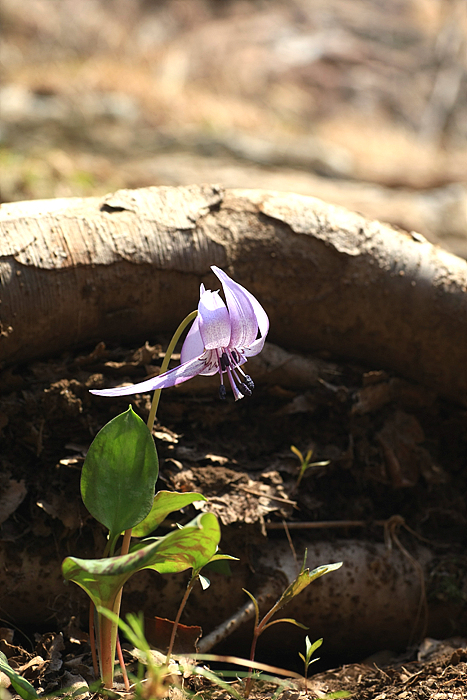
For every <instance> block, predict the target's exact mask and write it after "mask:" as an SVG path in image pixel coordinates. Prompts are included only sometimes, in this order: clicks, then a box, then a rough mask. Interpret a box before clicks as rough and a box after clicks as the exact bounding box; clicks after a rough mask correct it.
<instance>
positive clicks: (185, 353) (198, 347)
mask: <svg viewBox="0 0 467 700" xmlns="http://www.w3.org/2000/svg"><path fill="white" fill-rule="evenodd" d="M203 352H204V343H203V339H202V337H201V333H200V331H199V319H198V316H197V317H196V318H195V320H194V321H193V323H192V325H191V328H190V330H189V331H188V333H187V336H186V338H185V341H184V343H183V345H182V350H181V352H180V362H181V363H182V364H183V363H184V362H189V360H194V359H195V357H201V355H202V354H203Z"/></svg>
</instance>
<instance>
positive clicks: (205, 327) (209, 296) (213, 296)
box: [197, 290, 230, 350]
mask: <svg viewBox="0 0 467 700" xmlns="http://www.w3.org/2000/svg"><path fill="white" fill-rule="evenodd" d="M197 318H198V319H199V331H200V334H201V338H202V339H203V345H204V347H205V348H206V350H214V348H221V347H227V346H228V344H229V341H230V317H229V312H228V311H227V307H226V305H225V304H224V302H223V301H222V299H221V298H220V296H219V293H218V292H211V291H209V290H206V291H205V292H204V293H203V294H202V295H201V298H200V300H199V304H198V316H197Z"/></svg>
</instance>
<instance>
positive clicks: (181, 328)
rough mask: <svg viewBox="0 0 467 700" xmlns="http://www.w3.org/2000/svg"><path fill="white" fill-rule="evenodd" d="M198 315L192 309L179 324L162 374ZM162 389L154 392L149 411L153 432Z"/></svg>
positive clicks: (149, 422)
mask: <svg viewBox="0 0 467 700" xmlns="http://www.w3.org/2000/svg"><path fill="white" fill-rule="evenodd" d="M197 315H198V311H192V312H191V314H188V316H186V317H185V318H184V319H183V321H182V322H181V324H180V325H179V327H178V328H177V330H176V331H175V333H174V334H173V337H172V340H171V341H170V343H169V347H168V348H167V352H166V353H165V357H164V360H163V362H162V365H161V374H163V373H164V372H166V371H167V368H168V366H169V362H170V358H171V357H172V354H173V351H174V350H175V346H176V344H177V343H178V340H179V338H180V336H181V334H182V333H183V331H184V330H185V328H186V327H187V325H188V324H189V323H191V322H192V321H194V320H195V318H196V317H197ZM161 391H162V389H156V390H155V392H154V396H153V397H152V404H151V410H150V411H149V417H148V422H147V426H148V428H149V430H150V431H151V432H152V429H153V427H154V421H155V419H156V413H157V408H158V406H159V399H160V397H161Z"/></svg>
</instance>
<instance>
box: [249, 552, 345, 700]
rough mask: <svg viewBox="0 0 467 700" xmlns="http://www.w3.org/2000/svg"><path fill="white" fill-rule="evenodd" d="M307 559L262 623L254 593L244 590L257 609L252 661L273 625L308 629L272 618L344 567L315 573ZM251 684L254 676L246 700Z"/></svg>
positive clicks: (324, 567)
mask: <svg viewBox="0 0 467 700" xmlns="http://www.w3.org/2000/svg"><path fill="white" fill-rule="evenodd" d="M306 557H307V552H306V551H305V557H304V559H303V564H302V568H301V570H300V573H299V574H298V576H297V578H296V579H294V580H293V581H292V583H291V584H290V585H289V586H288V587H287V588H286V589H285V591H284V592H283V594H282V595H281V597H280V598H279V600H278V601H277V602H276V603H275V604H274V605H273V606H272V608H271V609H270V610H269V612H267V613H266V615H265V616H264V617H263V619H262V620H261V622H260V621H259V605H258V601H257V600H256V598H255V597H254V595H253V594H252V593H250V592H249V591H247V590H246V589H245V588H244V589H243V590H244V591H245V593H246V594H247V595H248V596H249V597H250V598H251V600H252V601H253V605H254V607H255V626H254V631H253V641H252V643H251V651H250V661H254V658H255V652H256V643H257V641H258V638H259V636H260V635H261V634H262V633H263V632H264V630H265V629H267V628H268V627H272V625H277V624H278V623H279V622H289V623H290V624H292V625H296V626H297V627H301V628H302V629H305V630H306V629H308V628H307V627H306V626H305V625H302V624H301V622H297V621H296V620H294V619H293V618H289V617H288V618H281V619H279V620H272V621H271V618H272V616H273V615H275V614H276V612H278V611H279V610H280V609H281V608H283V607H284V606H285V605H287V603H290V601H291V600H292V599H293V598H295V596H297V595H298V594H299V593H301V591H303V589H304V588H306V587H307V586H308V585H309V584H310V583H311V582H312V581H315V580H316V579H317V578H320V577H321V576H324V574H327V573H329V572H330V571H335V570H336V569H340V567H341V566H342V562H341V561H340V562H337V563H336V564H326V565H325V566H318V568H317V569H313V571H310V569H305V564H306ZM251 684H252V676H251V675H250V677H249V678H248V680H247V682H246V686H245V698H248V696H249V695H250V691H251Z"/></svg>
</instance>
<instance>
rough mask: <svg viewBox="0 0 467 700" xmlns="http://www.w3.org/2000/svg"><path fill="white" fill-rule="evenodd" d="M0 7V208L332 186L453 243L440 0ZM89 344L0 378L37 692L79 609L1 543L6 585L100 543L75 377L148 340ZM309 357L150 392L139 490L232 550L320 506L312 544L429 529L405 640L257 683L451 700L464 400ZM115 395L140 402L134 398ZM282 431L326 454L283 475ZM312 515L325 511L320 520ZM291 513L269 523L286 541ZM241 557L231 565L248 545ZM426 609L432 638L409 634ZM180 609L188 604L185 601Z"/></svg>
mask: <svg viewBox="0 0 467 700" xmlns="http://www.w3.org/2000/svg"><path fill="white" fill-rule="evenodd" d="M0 22H1V24H2V43H1V48H0V58H1V60H0V70H1V74H2V75H1V77H2V84H1V87H0V103H1V110H0V119H1V125H0V170H1V176H0V202H7V201H13V200H21V199H38V198H48V197H58V196H61V197H63V196H87V195H98V194H104V193H106V192H108V191H112V190H115V189H117V188H120V187H139V186H147V185H159V184H168V185H179V184H192V183H199V182H218V183H220V184H222V185H225V186H227V187H261V188H271V189H278V190H288V191H296V192H300V193H303V194H309V195H313V196H318V197H322V198H323V199H325V200H327V201H330V202H335V203H337V204H343V205H344V206H348V207H349V208H351V209H355V210H358V211H360V212H362V213H364V214H366V215H368V216H370V217H375V218H379V219H381V220H386V221H388V222H390V223H392V224H395V225H397V226H401V227H402V228H405V229H407V230H417V231H420V232H421V233H423V234H424V235H425V236H426V237H427V238H428V239H429V240H431V241H433V242H435V243H439V244H441V245H443V246H444V247H446V248H447V249H449V250H451V251H452V252H455V253H457V254H459V255H462V256H464V257H466V256H467V194H466V193H467V189H466V187H467V166H466V163H467V131H466V125H467V78H466V74H467V69H466V65H467V64H466V61H467V59H466V52H467V49H466V46H467V43H466V42H467V39H466V37H467V9H466V5H465V1H464V0H450V2H446V1H445V0H388V1H387V2H385V3H378V2H376V1H374V0H352V2H351V3H349V1H348V0H314V1H313V2H311V1H309V0H293V2H290V0H275V1H274V2H261V1H260V2H253V1H251V2H248V1H246V0H223V1H214V0H212V1H209V0H166V1H165V2H156V1H152V2H151V1H150V0H146V1H143V0H140V1H139V2H134V0H119V2H118V3H108V2H105V1H104V0H83V1H82V2H79V3H76V2H72V1H65V0H63V1H62V2H53V3H52V2H50V0H23V2H22V3H17V2H16V0H3V2H2V3H1V4H0ZM102 341H103V342H102V344H100V345H98V346H97V347H96V348H80V349H78V350H71V349H68V348H64V351H63V354H62V355H61V356H59V357H54V358H45V359H43V360H38V361H35V362H32V363H29V364H24V365H21V366H14V367H5V368H2V372H1V375H0V389H1V393H0V439H1V453H0V474H1V481H0V538H1V542H0V544H1V546H2V548H3V549H2V551H3V552H4V553H6V561H7V562H8V567H9V568H8V567H4V571H3V575H4V581H6V582H7V583H5V584H4V585H3V589H2V591H1V593H0V606H1V607H0V617H1V618H2V621H1V623H0V624H1V625H3V627H2V628H1V629H0V650H1V651H3V652H4V653H5V654H6V656H7V657H8V658H9V660H10V662H11V664H12V665H13V666H15V667H16V668H18V669H20V670H21V673H23V675H24V676H25V677H26V678H29V679H30V680H31V682H33V683H34V685H35V686H36V687H37V688H41V689H43V690H44V691H46V692H51V693H54V692H56V691H57V688H58V687H61V686H70V685H72V684H73V683H74V682H76V683H78V684H82V683H83V682H84V681H86V682H88V681H90V680H91V671H90V657H89V646H88V642H87V637H86V629H87V623H86V612H85V610H84V609H83V604H82V601H81V602H80V599H79V598H78V596H75V597H73V594H69V597H68V598H67V597H66V596H64V595H62V594H61V593H60V594H57V596H56V599H55V600H54V604H53V605H49V603H48V602H47V605H46V604H45V602H41V601H45V598H42V593H39V592H38V589H34V591H33V594H32V596H31V593H30V594H29V596H28V594H27V585H26V583H27V582H26V583H25V581H24V580H23V579H22V578H21V577H20V576H19V575H18V571H19V570H20V566H21V565H22V562H21V561H20V559H21V557H23V560H24V558H26V560H27V561H29V560H30V561H31V562H33V561H35V559H34V557H35V556H36V555H37V554H38V552H40V555H41V557H42V560H41V561H40V563H39V565H38V566H39V569H38V571H42V572H43V576H44V580H43V581H42V579H41V578H40V576H39V575H38V574H37V572H36V573H35V574H34V575H32V574H31V580H34V585H36V584H38V585H42V584H43V583H44V584H47V585H48V584H50V585H53V586H58V585H59V584H61V582H60V581H58V582H57V581H56V580H55V579H53V576H52V574H51V571H52V570H53V566H52V564H53V565H54V566H56V565H57V562H58V563H59V562H60V560H61V558H63V556H66V554H74V555H77V556H94V555H95V554H96V551H97V552H99V551H101V549H102V544H103V533H102V531H101V530H100V529H99V528H96V526H95V525H94V524H93V522H92V521H91V519H90V517H89V515H88V514H87V513H86V511H85V510H84V508H83V506H82V505H81V502H80V498H79V473H80V468H81V465H82V463H83V460H84V456H85V453H86V450H87V448H88V446H89V444H90V442H91V440H92V438H93V436H94V435H95V434H96V432H97V431H98V430H99V429H100V427H102V425H103V424H104V423H105V422H107V421H108V420H110V419H111V418H112V417H113V416H115V415H116V413H117V412H120V411H123V410H125V409H126V408H127V406H128V401H127V400H121V401H109V400H104V399H97V398H96V397H92V396H91V395H90V394H89V393H88V389H89V388H92V387H95V388H96V387H97V388H98V387H103V386H110V385H111V384H116V383H118V382H122V381H131V382H135V381H139V380H142V379H144V378H145V377H146V376H147V375H148V374H150V373H151V372H154V371H156V370H157V367H158V366H160V363H161V360H162V357H163V349H164V348H165V347H166V345H167V341H168V338H163V337H161V338H159V337H150V338H148V343H147V344H146V345H145V346H141V347H136V346H135V347H118V346H113V345H110V344H107V345H106V344H105V341H106V339H105V338H103V339H102ZM32 342H33V339H32ZM320 359H321V360H322V361H323V365H322V374H321V376H320V381H319V382H318V384H317V385H316V386H313V387H310V386H303V387H302V388H297V387H296V386H288V385H285V384H284V385H283V384H281V381H280V379H278V380H277V381H276V382H274V383H273V384H270V383H269V384H268V383H264V384H261V383H259V384H258V387H257V389H256V390H255V392H254V395H253V396H252V397H251V399H249V400H245V401H241V402H239V403H238V404H234V403H233V401H230V400H229V401H227V402H226V403H221V402H219V400H218V398H217V391H216V387H215V385H214V386H213V385H212V384H211V383H209V382H208V383H207V384H205V383H203V382H201V383H199V382H198V383H195V382H193V383H189V384H188V385H186V387H185V388H179V389H177V390H173V391H172V390H169V391H167V392H165V394H164V396H163V400H162V402H161V406H160V410H159V415H158V424H157V426H156V429H155V439H156V442H157V447H158V451H159V456H160V460H161V477H160V481H159V483H158V488H169V489H178V490H192V489H196V490H201V491H202V492H203V493H204V494H205V495H206V496H207V497H209V499H210V503H211V506H210V507H211V508H212V509H213V510H214V511H215V512H216V514H217V515H218V516H219V518H220V520H221V522H222V527H223V530H224V533H225V535H224V537H225V540H223V541H224V542H225V543H226V545H227V546H230V547H233V548H235V546H236V545H238V552H236V551H234V552H233V553H238V554H242V552H243V553H244V552H245V551H246V550H247V549H248V547H250V546H251V547H253V548H254V547H259V548H260V547H261V542H264V539H262V538H264V537H265V533H266V534H267V536H268V538H269V540H271V541H276V540H274V538H277V542H281V543H283V542H286V543H287V537H286V533H285V532H284V527H283V521H284V520H285V521H286V522H289V523H294V522H295V523H296V524H300V523H302V524H303V523H308V524H309V523H314V524H318V526H319V524H320V523H322V526H319V527H320V529H319V530H318V534H319V538H320V539H321V540H324V541H326V542H327V543H330V544H331V545H332V544H333V543H334V542H335V541H337V538H340V540H342V539H344V540H345V539H346V538H348V539H349V540H350V538H352V539H353V540H359V541H361V542H366V543H369V544H370V545H374V544H385V546H387V547H390V546H392V547H393V548H396V549H398V548H399V545H400V547H401V549H399V550H398V551H399V553H401V556H402V557H403V558H405V560H406V563H407V566H408V567H409V569H410V567H412V569H414V565H413V564H412V563H411V562H410V558H408V557H407V556H406V554H407V555H408V556H409V557H410V556H412V554H415V552H416V551H417V545H419V544H423V545H424V546H426V547H428V549H429V551H430V553H431V556H432V560H431V562H432V563H431V565H430V567H429V568H428V570H425V571H424V578H423V586H424V589H423V590H424V594H423V597H422V598H423V599H422V600H421V602H422V603H423V607H424V609H425V610H426V617H425V618H423V616H422V618H421V620H420V624H419V626H418V628H417V629H416V635H415V637H414V638H413V639H412V643H411V645H410V646H408V645H407V644H404V643H403V642H401V644H400V646H399V648H397V649H395V648H390V649H387V644H386V643H385V642H386V640H385V639H384V638H383V639H381V640H380V642H379V643H378V645H377V648H374V649H371V650H370V651H368V650H365V652H363V651H362V650H361V649H359V648H354V647H353V646H352V644H351V643H350V644H349V648H348V652H346V653H345V654H343V653H340V655H339V657H338V658H336V657H335V656H332V654H330V653H328V652H326V648H325V647H323V650H322V654H321V657H322V666H321V667H320V666H316V667H314V668H313V667H312V670H318V673H316V674H315V675H314V676H313V677H312V679H311V680H310V682H309V685H308V690H307V691H305V690H304V687H303V685H298V686H297V687H293V686H291V687H290V688H289V689H287V690H284V691H283V693H282V696H281V697H282V700H286V699H287V700H298V698H300V697H301V698H305V697H308V698H316V697H323V696H325V695H326V694H328V693H334V692H338V691H347V692H349V693H350V694H351V697H353V698H358V699H360V698H361V699H362V700H395V698H401V699H404V700H405V699H406V698H407V699H412V698H414V699H415V698H417V699H418V698H435V699H437V700H444V699H446V700H448V699H452V700H458V699H460V698H466V697H467V692H466V690H465V688H466V686H467V642H466V640H465V629H466V627H465V624H466V616H467V587H466V586H467V584H466V581H467V559H466V554H465V552H466V544H467V542H466V532H467V529H466V525H467V505H466V500H465V495H466V493H467V483H466V481H467V476H466V470H465V464H466V456H467V455H466V453H467V445H466V427H465V426H466V418H467V415H466V411H465V409H464V408H462V407H460V406H457V405H454V404H450V403H448V402H446V401H444V400H441V399H440V398H438V397H437V396H436V395H434V394H433V392H431V391H430V390H429V389H426V388H424V387H420V386H417V385H415V384H412V383H410V382H407V381H406V380H403V379H401V378H399V377H397V376H394V375H393V374H391V373H390V372H385V371H382V370H381V368H380V367H379V366H369V367H359V366H353V365H346V366H342V365H340V364H339V363H338V362H333V359H334V358H329V357H326V358H320ZM252 373H253V371H252ZM132 404H133V405H134V408H135V410H136V411H137V412H138V413H139V415H141V417H143V418H145V417H146V416H147V413H148V410H149V397H148V396H146V395H145V396H142V397H136V398H135V399H134V400H132ZM291 445H296V446H297V447H298V448H299V449H300V450H302V452H306V451H307V450H308V449H313V458H314V459H316V461H329V465H327V466H322V467H317V468H315V469H311V470H310V471H309V472H308V473H307V476H306V477H305V478H304V480H303V482H302V484H301V487H300V489H298V490H296V489H295V483H296V479H297V471H298V462H297V459H296V457H294V455H293V454H292V453H291V451H290V446H291ZM191 516H192V512H191V511H188V512H186V513H184V514H183V517H184V518H186V520H188V519H190V517H191ZM330 520H332V521H336V520H340V521H346V522H347V525H346V526H345V527H341V528H336V529H330V528H329V527H326V525H325V524H326V523H327V522H329V521H330ZM352 523H353V524H352ZM299 527H301V526H300V525H299ZM307 532H308V531H307V530H306V529H304V530H300V529H297V530H294V529H292V528H291V529H290V532H289V534H290V536H291V540H292V544H293V542H294V541H295V542H296V541H297V538H299V537H300V536H303V534H304V533H305V534H306V533H307ZM313 532H315V531H313ZM245 543H247V544H248V547H247V545H246V544H245ZM258 543H260V544H259V545H258ZM397 543H399V544H397ZM404 552H406V554H404ZM19 553H21V557H20V556H19ZM323 563H325V562H323ZM49 564H50V566H49ZM244 567H245V571H246V573H245V576H246V577H248V576H249V575H250V574H251V572H252V569H253V566H252V561H251V558H250V560H248V557H247V561H246V563H245V562H244ZM44 572H45V573H44ZM417 575H418V574H417ZM47 576H50V577H51V578H50V580H48V579H47ZM36 579H37V580H36ZM52 579H53V581H52ZM247 580H248V578H247ZM38 581H39V583H38ZM417 581H419V579H417ZM47 585H46V587H47ZM15 590H16V591H20V592H21V594H18V595H16V598H15V594H14V591H15ZM57 590H58V589H57ZM236 596H237V593H235V595H233V600H232V603H235V604H237V603H238V607H240V606H241V605H242V604H243V602H244V600H243V598H242V597H241V596H242V594H241V591H240V589H239V593H238V597H236ZM5 600H7V605H6V607H5ZM12 601H13V602H12ZM145 602H146V599H145V597H144V591H143V592H141V591H134V592H133V593H132V594H131V595H130V596H129V605H130V604H131V605H134V609H139V608H138V605H142V606H144V603H145ZM336 604H337V603H336ZM12 606H13V607H12ZM13 609H14V613H12V610H13ZM439 610H443V611H444V612H443V616H444V617H443V620H442V624H441V625H438V627H437V629H441V628H442V629H443V634H442V635H440V636H441V637H443V638H444V641H443V640H441V641H440V640H435V639H431V638H430V636H427V634H425V632H426V624H428V626H429V625H430V624H431V623H430V615H436V614H438V616H439ZM44 612H45V613H46V614H45V615H44V614H43V613H44ZM150 612H151V613H152V611H150ZM187 612H188V613H189V617H191V616H193V617H196V606H195V605H193V607H192V608H188V609H187ZM171 614H172V615H173V612H172V611H171V610H168V611H167V616H169V617H170V615H171ZM219 614H220V613H219ZM424 614H425V613H424ZM193 622H194V623H196V620H193ZM352 624H353V623H352ZM343 626H345V620H344V622H343ZM434 628H435V627H433V629H434ZM410 633H411V630H408V631H407V639H408V638H409V637H410V636H411V634H410ZM320 635H321V632H320ZM322 635H323V636H324V637H325V638H326V629H324V630H323V631H322ZM459 635H460V636H459ZM240 650H241V652H242V654H244V653H246V652H245V648H244V647H242V648H241V649H240ZM298 650H299V649H297V650H295V649H294V651H293V653H294V655H295V657H297V656H298ZM231 651H232V650H230V652H231ZM373 652H374V653H375V654H376V656H375V657H373V658H371V657H370V658H369V659H368V658H367V659H366V661H365V660H364V657H368V655H369V653H373ZM126 658H127V660H128V662H130V661H131V657H130V655H129V656H128V657H126ZM261 660H263V661H265V662H267V661H268V660H270V658H269V654H268V651H267V650H266V651H265V654H264V656H263V657H261ZM274 661H275V662H277V658H274ZM287 663H289V659H287ZM277 665H280V664H277ZM330 666H336V667H337V668H335V669H334V670H329V668H330ZM288 668H292V665H291V664H290V663H289V665H288ZM299 670H300V669H299ZM197 684H198V685H197ZM192 690H193V691H195V692H198V693H199V695H198V697H199V696H201V697H203V698H204V697H210V696H211V690H212V689H210V688H209V687H208V686H207V685H203V682H202V681H201V680H199V679H198V680H196V681H193V686H192ZM254 692H255V695H254V698H255V700H259V699H260V698H270V697H271V696H272V695H273V692H274V691H273V690H272V689H271V687H270V686H264V687H260V686H257V687H256V688H255V691H254ZM173 697H176V696H175V695H174V696H173ZM213 697H218V698H220V697H222V692H221V691H215V694H214V696H213Z"/></svg>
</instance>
